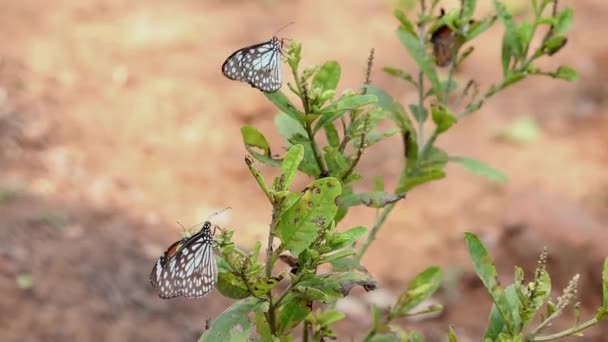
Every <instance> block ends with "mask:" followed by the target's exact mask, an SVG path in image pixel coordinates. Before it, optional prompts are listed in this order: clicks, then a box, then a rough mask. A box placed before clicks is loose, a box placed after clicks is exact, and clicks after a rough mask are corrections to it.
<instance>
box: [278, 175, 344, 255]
mask: <svg viewBox="0 0 608 342" xmlns="http://www.w3.org/2000/svg"><path fill="white" fill-rule="evenodd" d="M341 192H342V187H341V185H340V181H339V180H337V179H336V178H332V177H328V178H322V179H319V180H317V181H315V182H313V183H312V184H311V185H309V186H308V187H307V188H306V189H305V190H304V192H303V194H302V196H301V197H300V198H299V199H298V201H297V202H296V203H295V204H294V205H292V206H291V207H290V208H289V209H287V210H286V211H285V212H284V213H283V215H282V216H281V219H280V220H279V223H278V227H277V235H278V237H279V238H280V239H281V242H282V243H283V245H284V246H285V248H286V249H288V250H290V251H291V252H292V254H293V255H298V254H300V253H301V252H302V251H303V250H305V249H306V248H308V246H309V245H310V244H311V243H312V242H313V241H314V240H315V239H316V237H317V234H318V232H319V230H320V229H323V228H325V227H326V226H327V225H328V224H329V223H330V222H331V221H332V220H333V218H334V216H335V215H336V211H337V210H338V206H337V205H336V199H337V198H338V197H339V196H340V194H341Z"/></svg>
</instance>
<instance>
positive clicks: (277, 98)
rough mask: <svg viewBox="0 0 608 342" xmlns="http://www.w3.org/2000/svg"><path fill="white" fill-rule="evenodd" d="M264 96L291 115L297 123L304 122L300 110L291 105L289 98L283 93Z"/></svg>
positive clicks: (278, 92)
mask: <svg viewBox="0 0 608 342" xmlns="http://www.w3.org/2000/svg"><path fill="white" fill-rule="evenodd" d="M264 95H265V96H266V98H267V99H269V100H270V102H272V103H274V105H275V106H277V108H279V110H280V111H282V112H283V113H285V114H287V115H289V116H290V117H291V118H292V119H294V120H296V121H297V122H300V123H303V122H304V121H303V119H302V116H303V114H301V113H300V112H299V111H298V109H297V108H296V107H295V106H294V105H293V104H292V103H291V101H289V99H288V98H287V96H285V94H283V93H282V92H281V91H276V92H274V93H264Z"/></svg>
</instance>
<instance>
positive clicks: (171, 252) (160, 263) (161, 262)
mask: <svg viewBox="0 0 608 342" xmlns="http://www.w3.org/2000/svg"><path fill="white" fill-rule="evenodd" d="M184 242H185V240H184V239H181V240H178V241H175V242H174V243H173V244H172V245H171V246H169V248H167V250H166V251H165V252H164V253H163V255H161V256H160V257H159V258H158V260H157V261H156V263H155V264H154V267H153V268H152V272H151V273H150V285H151V286H152V287H153V288H157V287H158V286H159V282H160V279H161V275H162V271H163V267H165V264H166V263H167V260H170V259H171V258H173V257H174V256H175V254H176V253H177V251H178V250H179V248H180V247H181V246H182V245H183V244H184Z"/></svg>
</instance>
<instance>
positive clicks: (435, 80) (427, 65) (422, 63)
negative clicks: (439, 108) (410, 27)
mask: <svg viewBox="0 0 608 342" xmlns="http://www.w3.org/2000/svg"><path fill="white" fill-rule="evenodd" d="M397 36H398V37H399V40H400V41H401V43H402V44H403V46H405V49H406V50H407V52H408V53H409V54H410V56H412V58H413V59H414V61H415V62H416V64H418V67H419V68H420V70H422V72H423V74H424V76H426V78H428V79H429V81H431V87H432V88H433V91H434V92H435V94H437V100H438V101H439V102H442V101H443V91H442V88H441V82H440V81H439V76H438V75H437V69H435V64H434V63H433V58H431V56H429V55H428V54H427V52H426V46H425V45H424V43H421V42H420V40H419V39H418V37H416V36H414V35H412V34H411V33H409V32H407V31H406V30H405V29H403V28H399V29H398V30H397Z"/></svg>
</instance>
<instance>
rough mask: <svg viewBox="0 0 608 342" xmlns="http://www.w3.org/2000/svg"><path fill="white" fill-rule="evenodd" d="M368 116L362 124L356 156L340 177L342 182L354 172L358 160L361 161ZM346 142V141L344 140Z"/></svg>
mask: <svg viewBox="0 0 608 342" xmlns="http://www.w3.org/2000/svg"><path fill="white" fill-rule="evenodd" d="M369 120H370V119H369V115H368V116H367V117H366V118H365V122H364V123H363V133H362V134H361V140H360V141H359V148H358V149H357V155H356V156H355V159H354V160H353V162H352V163H351V164H350V167H349V168H348V170H346V171H345V172H344V174H343V175H342V176H341V177H340V178H341V179H342V180H345V179H346V178H347V177H348V176H350V174H351V173H353V171H354V170H355V167H356V166H357V164H359V160H361V156H362V155H363V150H364V149H365V134H366V133H365V132H367V126H368V125H369ZM345 141H346V139H345Z"/></svg>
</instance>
